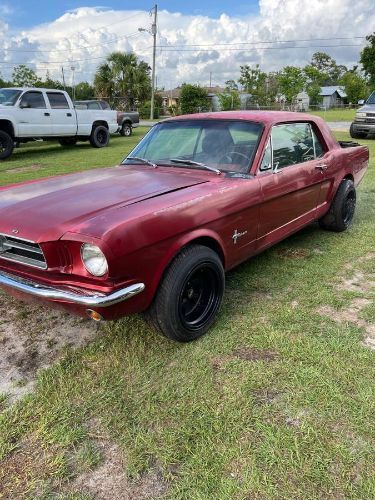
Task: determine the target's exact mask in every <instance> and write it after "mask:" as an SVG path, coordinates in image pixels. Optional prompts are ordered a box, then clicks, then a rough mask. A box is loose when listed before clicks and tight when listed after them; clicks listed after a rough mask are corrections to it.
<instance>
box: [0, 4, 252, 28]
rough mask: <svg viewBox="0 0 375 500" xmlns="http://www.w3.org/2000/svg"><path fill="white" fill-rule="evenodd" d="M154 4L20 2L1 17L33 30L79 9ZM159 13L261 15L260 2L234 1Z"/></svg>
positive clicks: (163, 6) (3, 7) (4, 6)
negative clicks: (33, 27) (68, 11)
mask: <svg viewBox="0 0 375 500" xmlns="http://www.w3.org/2000/svg"><path fill="white" fill-rule="evenodd" d="M154 3H155V2H153V1H152V0H133V1H127V2H124V0H122V1H120V0H112V1H111V2H106V1H102V0H96V1H95V0H94V1H89V0H83V1H76V0H69V1H65V2H54V1H52V2H51V0H18V1H17V2H13V1H12V2H11V1H10V0H9V1H8V2H7V1H5V2H1V6H0V13H1V10H3V13H4V14H5V15H3V16H2V17H3V19H5V20H6V21H7V22H8V23H9V24H11V25H12V28H18V29H19V28H29V27H31V26H35V25H37V24H41V23H44V22H49V21H52V20H54V19H56V18H58V17H60V16H61V15H62V14H64V12H66V11H67V10H71V9H77V8H78V7H97V6H100V7H104V8H110V9H116V10H124V9H126V10H131V9H145V10H148V9H149V8H151V7H152V6H153V5H154ZM158 7H159V9H166V10H169V11H172V12H181V13H182V14H192V15H199V14H200V15H207V16H210V17H219V16H220V14H222V13H223V12H225V13H226V14H230V15H231V16H241V15H245V14H254V13H257V12H258V11H259V5H258V1H257V0H248V1H246V2H244V1H239V2H233V1H232V2H231V1H230V0H210V1H207V0H206V1H204V2H202V0H189V1H188V2H176V1H173V0H163V1H160V2H158Z"/></svg>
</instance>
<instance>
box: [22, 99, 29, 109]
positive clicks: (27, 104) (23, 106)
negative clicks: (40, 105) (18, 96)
mask: <svg viewBox="0 0 375 500" xmlns="http://www.w3.org/2000/svg"><path fill="white" fill-rule="evenodd" d="M20 108H21V109H25V108H31V106H30V103H29V102H28V101H26V99H25V100H23V101H21V102H20Z"/></svg>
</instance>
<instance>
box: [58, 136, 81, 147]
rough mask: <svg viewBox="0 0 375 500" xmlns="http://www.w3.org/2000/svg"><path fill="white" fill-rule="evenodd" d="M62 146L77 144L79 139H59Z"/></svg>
mask: <svg viewBox="0 0 375 500" xmlns="http://www.w3.org/2000/svg"><path fill="white" fill-rule="evenodd" d="M59 143H60V144H61V146H75V145H76V144H77V139H76V138H75V137H64V138H62V139H59Z"/></svg>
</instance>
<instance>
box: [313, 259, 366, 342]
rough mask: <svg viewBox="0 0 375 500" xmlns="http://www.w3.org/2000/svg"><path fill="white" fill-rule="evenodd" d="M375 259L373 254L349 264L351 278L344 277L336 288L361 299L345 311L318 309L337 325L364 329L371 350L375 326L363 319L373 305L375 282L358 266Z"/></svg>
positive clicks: (330, 308)
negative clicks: (352, 325)
mask: <svg viewBox="0 0 375 500" xmlns="http://www.w3.org/2000/svg"><path fill="white" fill-rule="evenodd" d="M374 258H375V253H373V252H371V253H369V254H367V255H364V256H363V257H361V258H360V259H358V260H357V262H355V263H349V264H347V265H346V266H345V267H346V269H347V270H348V271H352V272H351V276H345V277H342V278H341V279H340V281H339V283H338V284H337V286H336V288H337V289H338V290H339V291H343V292H355V293H357V294H360V295H361V296H360V297H356V298H354V299H352V300H351V301H350V302H349V304H348V306H347V307H346V308H343V309H339V310H337V309H334V308H333V307H330V306H321V307H320V308H319V309H318V313H319V314H321V315H323V316H328V317H329V318H331V319H332V320H333V321H336V322H337V323H340V324H345V323H353V324H354V325H356V326H358V327H360V328H363V329H364V331H365V332H366V337H365V339H364V342H363V343H364V345H366V346H367V347H370V348H371V349H375V324H374V323H370V322H369V321H366V320H365V319H364V318H363V317H362V310H364V309H366V308H367V307H369V306H371V305H372V304H373V300H374V290H375V281H373V280H372V277H373V274H372V273H370V274H366V273H365V272H363V271H362V270H358V268H357V266H358V265H360V264H363V263H368V262H369V261H372V260H374Z"/></svg>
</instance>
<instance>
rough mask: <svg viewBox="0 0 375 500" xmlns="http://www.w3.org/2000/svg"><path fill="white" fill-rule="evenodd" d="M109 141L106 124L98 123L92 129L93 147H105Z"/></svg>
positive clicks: (91, 142) (91, 140)
mask: <svg viewBox="0 0 375 500" xmlns="http://www.w3.org/2000/svg"><path fill="white" fill-rule="evenodd" d="M108 143H109V132H108V129H107V128H106V127H104V125H98V126H96V127H94V128H93V129H92V132H91V135H90V144H91V146H92V147H93V148H104V147H105V146H108Z"/></svg>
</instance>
